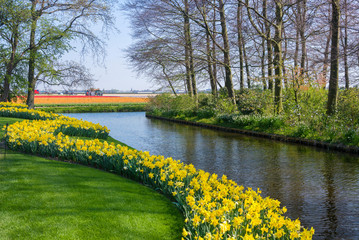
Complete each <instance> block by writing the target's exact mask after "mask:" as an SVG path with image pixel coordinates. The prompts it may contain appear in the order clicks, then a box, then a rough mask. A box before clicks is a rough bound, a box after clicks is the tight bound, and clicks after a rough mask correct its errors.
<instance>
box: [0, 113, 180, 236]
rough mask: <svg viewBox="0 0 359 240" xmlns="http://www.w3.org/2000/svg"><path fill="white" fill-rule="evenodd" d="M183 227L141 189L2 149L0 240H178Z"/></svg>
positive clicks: (169, 208) (162, 201)
mask: <svg viewBox="0 0 359 240" xmlns="http://www.w3.org/2000/svg"><path fill="white" fill-rule="evenodd" d="M3 120H4V119H3V118H2V119H0V124H3ZM6 120H9V119H6ZM13 120H14V119H13ZM15 120H16V119H15ZM15 120H14V121H15ZM182 227H183V216H182V214H181V212H180V211H179V210H178V209H177V208H176V207H175V206H174V205H173V204H172V203H171V202H170V201H169V200H168V199H167V198H166V197H164V196H163V195H161V194H159V193H157V192H155V191H153V190H151V189H149V188H147V187H145V186H143V185H141V184H138V183H136V182H133V181H131V180H128V179H125V178H122V177H120V176H117V175H114V174H111V173H107V172H104V171H101V170H98V169H93V168H89V167H85V166H81V165H75V164H69V163H66V162H60V161H55V160H48V159H44V158H41V157H36V156H32V155H25V154H20V153H14V152H7V154H6V157H5V156H4V149H1V154H0V239H46V240H47V239H156V240H157V239H180V237H181V231H182Z"/></svg>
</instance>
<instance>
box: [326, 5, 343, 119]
mask: <svg viewBox="0 0 359 240" xmlns="http://www.w3.org/2000/svg"><path fill="white" fill-rule="evenodd" d="M339 23H340V0H332V23H331V26H332V47H331V56H330V77H329V92H328V102H327V114H328V115H333V114H335V111H336V107H337V100H338V88H339V87H338V79H339V35H340V29H339Z"/></svg>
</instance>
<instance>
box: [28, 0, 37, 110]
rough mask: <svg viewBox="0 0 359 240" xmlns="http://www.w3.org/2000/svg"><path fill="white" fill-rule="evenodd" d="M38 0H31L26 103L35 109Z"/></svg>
mask: <svg viewBox="0 0 359 240" xmlns="http://www.w3.org/2000/svg"><path fill="white" fill-rule="evenodd" d="M36 4H37V1H36V0H32V1H31V29H30V45H29V52H30V56H29V70H28V90H27V100H26V104H27V105H28V108H29V109H33V108H34V106H35V99H34V97H35V93H34V90H35V85H36V78H35V64H36V54H37V49H36V45H35V33H36V28H37V20H38V15H37V12H36Z"/></svg>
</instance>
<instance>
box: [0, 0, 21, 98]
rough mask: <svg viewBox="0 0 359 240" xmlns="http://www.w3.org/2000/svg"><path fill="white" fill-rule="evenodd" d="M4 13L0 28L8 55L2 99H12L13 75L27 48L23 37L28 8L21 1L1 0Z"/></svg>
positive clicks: (0, 4) (0, 34) (0, 3)
mask: <svg viewBox="0 0 359 240" xmlns="http://www.w3.org/2000/svg"><path fill="white" fill-rule="evenodd" d="M0 7H1V9H2V10H3V13H2V25H1V30H0V37H1V39H3V40H4V42H6V44H5V45H6V48H7V49H8V50H7V51H6V54H5V55H7V57H5V59H4V61H5V74H4V78H3V82H4V84H3V89H2V93H1V98H0V100H1V101H9V100H10V84H11V80H12V78H13V77H12V75H13V72H14V70H15V69H16V67H17V65H18V64H19V63H20V61H21V60H23V59H24V55H25V54H26V51H27V49H26V48H25V49H24V48H23V47H22V46H20V49H19V45H22V42H23V41H22V39H23V37H24V34H25V29H26V28H27V19H28V9H27V8H26V5H25V4H23V3H22V2H21V1H14V0H12V1H4V0H0Z"/></svg>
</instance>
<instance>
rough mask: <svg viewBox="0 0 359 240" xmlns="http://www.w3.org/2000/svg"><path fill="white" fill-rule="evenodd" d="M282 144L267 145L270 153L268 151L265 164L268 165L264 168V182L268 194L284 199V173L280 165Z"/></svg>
mask: <svg viewBox="0 0 359 240" xmlns="http://www.w3.org/2000/svg"><path fill="white" fill-rule="evenodd" d="M280 146H281V145H280V144H278V143H275V142H273V143H270V144H269V146H267V147H266V150H267V151H269V153H266V154H265V156H266V159H265V160H264V161H265V164H266V165H267V167H265V168H263V170H264V171H263V174H262V176H263V182H264V183H265V184H266V186H267V193H266V195H269V196H271V197H272V198H276V199H279V200H280V199H283V182H282V173H281V170H282V169H281V166H280V162H279V161H280V159H279V156H280V151H281V147H280Z"/></svg>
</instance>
